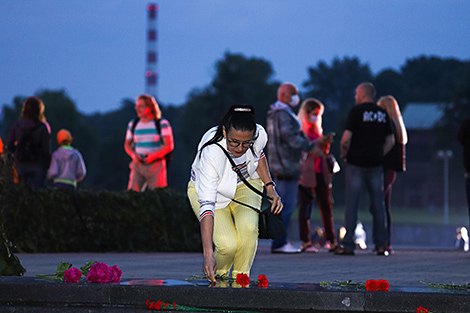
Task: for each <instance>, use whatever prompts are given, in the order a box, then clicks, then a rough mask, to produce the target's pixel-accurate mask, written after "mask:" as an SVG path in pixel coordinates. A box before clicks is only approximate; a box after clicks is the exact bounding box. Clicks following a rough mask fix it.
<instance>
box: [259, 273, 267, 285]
mask: <svg viewBox="0 0 470 313" xmlns="http://www.w3.org/2000/svg"><path fill="white" fill-rule="evenodd" d="M258 287H260V288H267V287H268V279H267V278H266V275H259V276H258Z"/></svg>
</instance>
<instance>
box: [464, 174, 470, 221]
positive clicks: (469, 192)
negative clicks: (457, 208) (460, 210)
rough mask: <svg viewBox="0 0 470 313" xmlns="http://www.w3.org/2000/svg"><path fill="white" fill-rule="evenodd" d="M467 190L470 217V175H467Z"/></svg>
mask: <svg viewBox="0 0 470 313" xmlns="http://www.w3.org/2000/svg"><path fill="white" fill-rule="evenodd" d="M465 190H466V191H467V204H468V215H469V217H470V173H467V174H466V175H465Z"/></svg>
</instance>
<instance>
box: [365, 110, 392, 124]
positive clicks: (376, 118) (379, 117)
mask: <svg viewBox="0 0 470 313" xmlns="http://www.w3.org/2000/svg"><path fill="white" fill-rule="evenodd" d="M386 117H387V115H386V114H385V113H383V112H380V111H378V112H373V111H364V113H363V114H362V121H363V122H379V123H386V122H387V120H386Z"/></svg>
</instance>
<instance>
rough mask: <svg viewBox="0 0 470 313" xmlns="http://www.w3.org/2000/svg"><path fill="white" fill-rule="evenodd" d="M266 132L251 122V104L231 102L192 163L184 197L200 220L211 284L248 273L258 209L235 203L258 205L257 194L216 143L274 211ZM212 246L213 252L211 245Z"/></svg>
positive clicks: (278, 205) (277, 210)
mask: <svg viewBox="0 0 470 313" xmlns="http://www.w3.org/2000/svg"><path fill="white" fill-rule="evenodd" d="M267 139H268V138H267V134H266V131H265V130H264V128H263V127H262V126H261V125H258V124H256V122H255V114H254V109H253V107H252V106H249V105H235V106H232V107H231V108H230V109H229V111H228V112H227V114H226V115H225V116H224V117H223V118H222V121H221V122H220V124H219V125H218V126H216V127H213V128H211V129H210V130H208V131H207V132H206V133H205V134H204V136H203V137H202V140H201V141H200V143H199V145H198V152H197V154H196V157H195V159H194V162H193V164H192V167H191V179H190V181H189V183H188V197H189V200H190V202H191V206H192V208H193V210H194V213H195V214H196V215H197V216H198V217H199V220H200V223H201V237H202V247H203V255H204V263H203V267H202V271H203V273H204V275H205V276H206V277H207V279H208V280H209V281H211V282H215V276H216V275H220V276H223V275H228V274H229V273H230V269H231V268H232V266H233V269H232V277H234V278H235V277H236V276H237V274H238V273H244V274H247V275H248V276H249V275H250V270H251V266H252V264H253V260H254V257H255V253H256V249H257V246H258V213H257V212H255V211H254V210H252V209H251V208H249V207H247V206H245V205H242V204H239V203H236V202H234V201H232V200H236V201H239V202H242V203H244V204H247V205H250V206H253V207H255V208H260V207H261V200H262V199H261V196H259V195H258V194H256V193H255V192H253V191H252V190H250V189H249V188H248V187H247V186H246V185H245V184H244V183H243V181H242V180H241V179H240V178H239V177H238V175H237V173H236V172H235V171H233V170H232V166H231V163H230V161H229V160H228V158H227V156H226V154H225V153H224V151H223V150H222V149H221V148H220V147H219V146H218V145H217V144H216V143H218V144H219V145H221V146H222V147H223V148H224V149H226V150H227V152H228V153H229V154H230V157H231V158H232V160H233V161H234V162H235V164H236V166H237V167H239V168H240V169H241V172H242V174H243V176H244V177H245V179H246V180H247V181H248V182H249V183H251V184H252V185H253V186H254V187H256V188H257V189H259V190H260V191H261V190H262V189H263V185H264V186H265V187H266V192H267V195H268V196H269V197H271V198H272V201H271V211H272V212H274V213H275V214H279V213H280V212H281V210H282V207H283V206H282V203H281V198H280V197H279V195H278V194H277V192H276V189H275V184H274V182H273V181H272V179H271V175H270V173H269V168H268V163H267V160H266V157H265V155H264V152H263V149H264V147H265V145H266V142H267ZM213 244H214V245H215V252H214V249H213Z"/></svg>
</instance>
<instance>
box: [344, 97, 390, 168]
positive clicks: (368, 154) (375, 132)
mask: <svg viewBox="0 0 470 313" xmlns="http://www.w3.org/2000/svg"><path fill="white" fill-rule="evenodd" d="M345 128H346V129H347V130H349V131H351V132H352V138H351V144H350V146H349V150H348V155H347V156H346V157H347V162H348V163H349V164H352V165H355V166H360V167H377V166H381V165H382V162H383V158H384V155H383V149H384V143H385V138H386V137H387V136H388V135H390V134H393V128H392V124H391V121H390V118H389V117H388V114H387V111H385V109H383V108H381V107H379V106H378V105H376V104H375V103H362V104H358V105H355V106H354V107H353V108H351V110H350V111H349V115H348V119H347V121H346V127H345Z"/></svg>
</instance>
